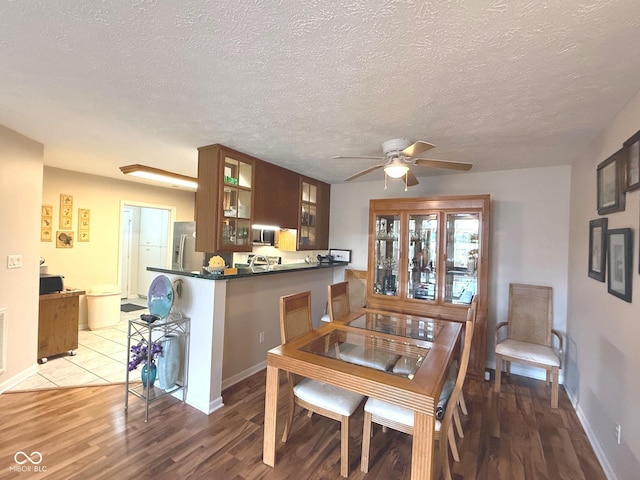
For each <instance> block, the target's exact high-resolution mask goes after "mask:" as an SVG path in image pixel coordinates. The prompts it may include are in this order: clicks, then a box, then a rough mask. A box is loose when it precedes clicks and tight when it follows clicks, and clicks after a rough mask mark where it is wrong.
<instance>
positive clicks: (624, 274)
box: [607, 228, 633, 303]
mask: <svg viewBox="0 0 640 480" xmlns="http://www.w3.org/2000/svg"><path fill="white" fill-rule="evenodd" d="M632 242H633V233H632V231H631V229H630V228H618V229H614V230H609V231H608V232H607V270H608V272H607V280H608V282H607V289H608V291H609V293H610V294H611V295H615V296H616V297H618V298H621V299H622V300H624V301H625V302H629V303H631V280H632V278H633V276H632V275H631V269H632V265H633V251H632V250H633V243H632Z"/></svg>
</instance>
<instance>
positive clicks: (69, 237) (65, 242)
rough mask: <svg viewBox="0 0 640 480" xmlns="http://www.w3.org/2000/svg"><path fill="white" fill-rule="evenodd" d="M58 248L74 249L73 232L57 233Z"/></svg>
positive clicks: (59, 231)
mask: <svg viewBox="0 0 640 480" xmlns="http://www.w3.org/2000/svg"><path fill="white" fill-rule="evenodd" d="M56 248H73V232H72V231H62V230H58V231H57V232H56Z"/></svg>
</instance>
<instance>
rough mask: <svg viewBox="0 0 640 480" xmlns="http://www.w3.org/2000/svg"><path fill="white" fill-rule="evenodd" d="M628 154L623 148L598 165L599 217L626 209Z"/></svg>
mask: <svg viewBox="0 0 640 480" xmlns="http://www.w3.org/2000/svg"><path fill="white" fill-rule="evenodd" d="M625 165H626V152H625V149H624V148H621V149H620V150H618V151H617V152H616V153H614V154H613V155H611V156H610V157H609V158H607V159H606V160H604V161H603V162H601V163H600V164H599V165H598V168H597V192H598V215H606V214H608V213H613V212H622V211H624V208H625V191H624V188H623V187H624V185H623V184H624V178H625V170H624V169H625Z"/></svg>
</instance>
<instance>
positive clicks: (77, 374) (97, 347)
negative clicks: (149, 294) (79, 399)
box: [10, 299, 149, 391]
mask: <svg viewBox="0 0 640 480" xmlns="http://www.w3.org/2000/svg"><path fill="white" fill-rule="evenodd" d="M123 303H135V304H138V305H142V306H146V305H147V301H146V299H129V300H125V301H123ZM143 313H149V311H148V310H147V309H144V310H136V311H133V312H120V321H119V322H118V324H117V325H115V326H114V327H111V328H104V329H100V330H80V331H79V332H78V350H77V354H76V355H75V356H71V355H68V354H67V355H57V356H54V357H49V359H48V361H47V363H44V364H42V365H38V373H36V374H34V375H31V376H30V377H29V378H27V379H26V380H23V381H22V382H20V383H19V384H17V385H16V386H14V387H13V388H11V389H10V391H20V390H34V389H41V388H56V387H71V386H78V385H98V384H106V383H124V382H125V380H126V374H127V370H126V368H127V367H126V365H127V361H128V359H129V355H128V353H127V329H128V327H129V323H128V322H129V320H130V319H131V318H138V317H139V316H140V315H141V314H143ZM130 375H132V376H130V379H135V380H139V378H140V373H139V371H135V370H134V371H133V372H131V374H130Z"/></svg>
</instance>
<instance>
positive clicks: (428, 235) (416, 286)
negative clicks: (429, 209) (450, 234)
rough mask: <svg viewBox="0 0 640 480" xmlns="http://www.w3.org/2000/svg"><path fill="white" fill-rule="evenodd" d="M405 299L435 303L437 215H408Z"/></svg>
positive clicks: (436, 286)
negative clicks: (407, 259)
mask: <svg viewBox="0 0 640 480" xmlns="http://www.w3.org/2000/svg"><path fill="white" fill-rule="evenodd" d="M408 242H409V248H408V249H407V251H408V252H409V262H408V268H409V272H408V276H407V297H408V298H415V299H419V300H431V301H435V299H436V292H437V291H438V285H437V281H438V276H437V272H436V266H437V264H438V260H437V259H438V215H437V214H435V213H434V214H428V215H409V238H408Z"/></svg>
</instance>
